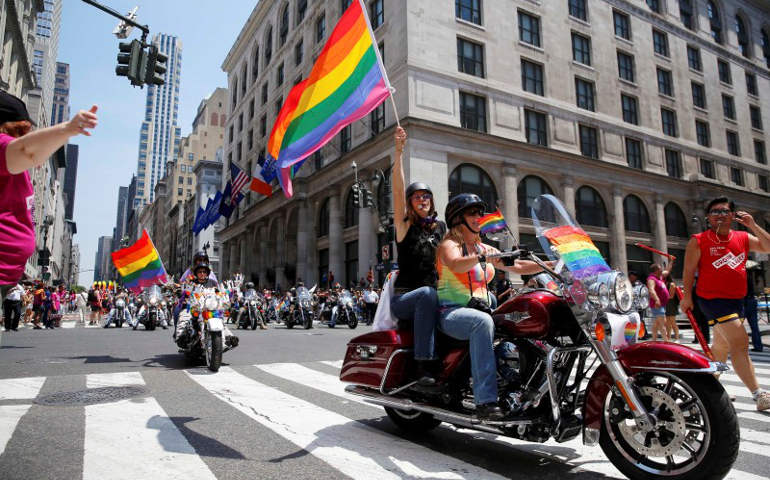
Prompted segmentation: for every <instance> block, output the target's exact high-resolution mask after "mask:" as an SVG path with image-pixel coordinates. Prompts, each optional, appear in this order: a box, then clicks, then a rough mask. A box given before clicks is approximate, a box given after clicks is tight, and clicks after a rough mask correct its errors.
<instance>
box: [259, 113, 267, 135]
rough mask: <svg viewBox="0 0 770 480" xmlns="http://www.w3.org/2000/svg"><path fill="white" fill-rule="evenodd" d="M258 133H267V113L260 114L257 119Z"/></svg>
mask: <svg viewBox="0 0 770 480" xmlns="http://www.w3.org/2000/svg"><path fill="white" fill-rule="evenodd" d="M259 135H260V136H261V137H264V136H265V135H267V115H262V118H260V119H259Z"/></svg>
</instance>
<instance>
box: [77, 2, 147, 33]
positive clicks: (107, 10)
mask: <svg viewBox="0 0 770 480" xmlns="http://www.w3.org/2000/svg"><path fill="white" fill-rule="evenodd" d="M83 2H85V3H87V4H89V5H91V6H92V7H96V8H98V9H99V10H101V11H103V12H104V13H107V14H109V15H112V16H113V17H115V18H119V19H120V20H122V21H124V22H126V23H127V24H128V25H131V26H132V27H136V28H138V29H139V30H141V31H142V43H147V35H149V34H150V27H148V26H147V25H140V24H138V23H136V22H135V21H133V20H132V19H130V18H128V17H126V16H125V15H121V14H120V13H118V12H117V11H115V10H113V9H112V8H110V7H108V6H106V5H102V4H101V3H99V2H95V1H94V0H83Z"/></svg>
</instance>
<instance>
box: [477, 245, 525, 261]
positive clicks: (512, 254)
mask: <svg viewBox="0 0 770 480" xmlns="http://www.w3.org/2000/svg"><path fill="white" fill-rule="evenodd" d="M527 256H529V251H527V250H524V249H521V248H519V249H516V250H512V251H508V252H499V253H491V254H489V255H487V256H486V257H487V259H490V258H512V259H514V260H516V259H517V258H522V257H527Z"/></svg>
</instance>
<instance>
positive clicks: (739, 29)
mask: <svg viewBox="0 0 770 480" xmlns="http://www.w3.org/2000/svg"><path fill="white" fill-rule="evenodd" d="M735 33H736V34H737V35H738V50H740V51H741V55H743V56H744V57H746V58H751V49H750V48H749V31H748V30H747V29H746V23H745V22H744V21H743V18H741V16H740V15H736V16H735Z"/></svg>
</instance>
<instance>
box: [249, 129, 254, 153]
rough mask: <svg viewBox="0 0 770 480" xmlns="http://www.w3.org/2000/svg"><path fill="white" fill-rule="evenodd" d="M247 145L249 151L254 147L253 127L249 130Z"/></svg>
mask: <svg viewBox="0 0 770 480" xmlns="http://www.w3.org/2000/svg"><path fill="white" fill-rule="evenodd" d="M248 145H249V151H251V150H253V149H254V130H253V129H250V130H249V143H248Z"/></svg>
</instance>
